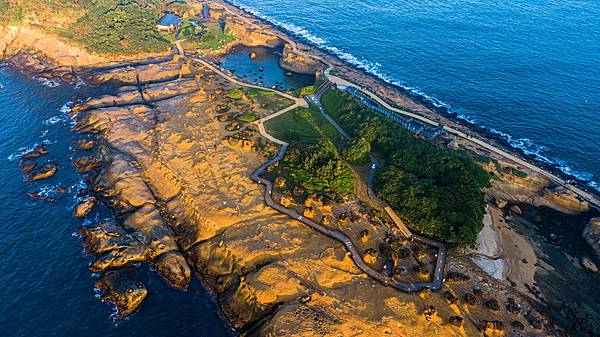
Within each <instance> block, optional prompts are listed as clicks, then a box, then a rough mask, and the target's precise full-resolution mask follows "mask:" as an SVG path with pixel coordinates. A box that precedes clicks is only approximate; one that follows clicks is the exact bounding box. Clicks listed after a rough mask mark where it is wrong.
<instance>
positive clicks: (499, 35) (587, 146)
mask: <svg viewBox="0 0 600 337" xmlns="http://www.w3.org/2000/svg"><path fill="white" fill-rule="evenodd" d="M230 2H231V3H233V4H236V5H238V6H240V7H242V8H244V9H246V10H247V11H249V12H251V13H254V14H256V15H258V16H259V17H262V18H263V19H265V20H267V21H270V22H272V23H274V24H275V25H277V26H279V27H281V28H284V29H285V30H287V31H289V32H291V33H292V34H294V35H296V36H298V37H300V38H302V39H304V40H305V41H307V42H310V43H312V44H313V45H316V46H319V47H320V48H322V49H324V50H326V51H328V52H330V53H332V54H335V55H337V56H339V57H340V58H341V59H343V60H345V61H347V62H349V63H351V64H354V65H355V66H357V67H359V68H362V69H364V70H366V71H367V72H369V73H371V74H374V75H376V76H378V77H380V78H381V79H383V80H385V81H387V82H389V83H392V84H395V85H398V86H401V87H403V88H405V89H408V90H410V91H412V92H413V93H417V94H419V95H422V96H423V97H425V98H427V99H428V100H429V101H430V102H432V103H433V104H435V105H437V106H444V107H447V108H448V109H450V110H451V111H452V112H455V113H457V114H458V115H459V116H460V117H461V118H463V119H465V120H467V121H470V122H472V123H474V124H477V125H479V126H481V127H484V128H486V129H487V130H488V131H489V132H491V133H493V134H495V135H496V136H497V137H500V138H502V139H504V140H505V141H506V142H507V143H509V144H510V145H512V146H513V147H515V148H518V149H520V150H522V151H523V152H524V153H525V154H527V155H529V156H531V158H535V159H537V160H539V161H541V162H544V163H546V164H548V165H551V166H553V167H555V168H556V169H557V170H560V171H562V172H563V173H565V174H569V175H571V176H573V177H575V178H578V179H580V180H582V181H583V182H584V183H585V184H586V185H587V186H588V188H589V189H595V190H596V191H600V164H599V163H600V162H599V160H598V159H599V158H600V1H597V0H509V1H500V0H492V1H483V0H464V1H454V0H446V1H438V0H436V1H434V0H411V1H406V0H382V1H376V2H374V1H365V0H357V1H356V0H355V1H346V0H308V1H294V0H232V1H230Z"/></svg>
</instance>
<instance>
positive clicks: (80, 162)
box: [73, 157, 101, 173]
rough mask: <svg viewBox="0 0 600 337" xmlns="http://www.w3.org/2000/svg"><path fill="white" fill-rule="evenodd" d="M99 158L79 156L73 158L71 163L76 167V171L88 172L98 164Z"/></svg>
mask: <svg viewBox="0 0 600 337" xmlns="http://www.w3.org/2000/svg"><path fill="white" fill-rule="evenodd" d="M100 163H101V161H100V159H98V158H96V157H81V158H77V159H74V160H73V165H75V167H76V168H77V172H79V173H85V172H89V171H91V170H93V169H95V168H96V167H99V166H100Z"/></svg>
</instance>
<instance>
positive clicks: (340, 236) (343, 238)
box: [175, 41, 445, 292]
mask: <svg viewBox="0 0 600 337" xmlns="http://www.w3.org/2000/svg"><path fill="white" fill-rule="evenodd" d="M175 46H176V47H177V50H178V52H179V53H180V55H182V56H183V57H186V55H185V51H184V50H183V48H182V47H181V43H180V42H179V41H176V42H175ZM187 58H188V59H190V60H193V61H196V62H200V63H201V64H203V65H205V66H206V67H208V68H209V69H211V70H212V71H214V72H215V73H216V74H217V75H219V76H221V77H223V78H225V79H226V80H228V81H230V82H232V83H235V84H237V85H240V86H243V87H247V88H255V89H259V90H267V91H271V92H274V93H276V94H278V95H280V96H282V97H286V98H289V99H292V100H293V101H294V104H292V105H291V106H289V107H287V108H285V109H282V110H280V111H278V112H276V113H273V114H271V115H269V116H267V117H264V118H262V119H260V120H258V121H256V122H254V124H256V125H257V126H258V130H259V132H260V134H261V135H262V136H263V137H265V138H266V139H268V140H270V141H272V142H274V143H276V144H279V145H281V147H280V149H279V151H278V153H277V156H275V158H273V159H271V160H270V161H268V162H266V163H264V164H263V165H261V166H260V167H259V168H258V169H257V170H256V171H255V172H254V173H252V176H251V178H252V180H254V181H255V182H257V183H260V184H263V185H265V187H266V188H265V196H264V198H265V203H266V204H267V206H269V207H271V208H273V209H275V210H277V211H279V212H281V213H283V214H286V215H288V216H289V217H291V218H292V219H296V220H298V221H300V222H302V223H303V224H305V225H307V226H309V227H310V228H312V229H314V230H316V231H318V232H319V233H321V234H323V235H325V236H327V237H329V238H331V239H334V240H336V241H338V242H340V243H342V244H343V245H344V247H346V250H347V251H348V253H349V254H350V258H351V259H352V261H353V262H354V263H355V264H356V266H357V267H358V268H359V269H360V270H361V271H362V272H364V273H365V274H367V275H368V276H369V277H371V278H373V279H374V280H377V281H379V282H381V283H382V284H384V285H388V286H390V287H393V288H395V289H398V290H401V291H404V292H415V291H419V290H421V289H424V288H427V289H431V290H434V291H435V290H439V289H440V288H441V285H442V280H443V279H442V277H443V265H439V264H438V265H436V273H437V272H438V271H439V273H440V275H439V276H434V279H433V281H432V282H417V283H402V282H398V281H396V280H394V279H393V278H391V277H389V276H385V275H383V274H382V273H380V272H378V271H376V270H374V269H373V268H371V267H369V266H368V265H367V264H366V263H365V262H364V260H363V259H362V257H361V255H360V253H359V252H358V250H357V249H356V247H355V245H354V244H353V243H352V240H351V239H350V238H349V237H348V236H347V235H346V234H344V233H342V232H339V231H333V230H330V229H328V228H325V227H324V226H322V225H320V224H318V223H316V222H314V221H313V220H311V219H307V218H305V217H303V216H302V215H300V214H299V213H298V212H297V211H296V210H293V209H289V208H286V207H284V206H282V205H281V204H278V203H277V202H275V201H274V200H273V198H272V196H271V195H272V192H273V183H272V182H270V181H268V180H266V179H264V178H262V177H261V175H262V174H263V173H264V172H265V170H266V169H267V168H268V167H269V166H271V165H272V164H273V163H275V162H277V161H280V160H281V159H283V156H284V155H285V152H286V151H287V147H288V144H287V143H286V142H284V141H282V140H279V139H277V138H275V137H273V136H272V135H270V134H269V133H268V132H267V131H266V129H265V127H264V123H265V122H266V121H268V120H270V119H273V118H275V117H278V116H281V115H282V114H284V113H287V112H289V111H291V110H293V109H295V108H298V107H307V106H308V104H307V101H306V100H304V99H299V98H296V97H293V96H290V95H289V94H286V93H283V92H280V91H278V90H274V89H269V88H265V87H261V86H257V85H253V84H249V83H245V82H242V81H239V80H238V79H236V78H234V77H233V76H231V75H229V74H227V73H225V72H224V71H222V70H221V69H219V68H218V67H216V66H214V65H212V64H211V63H209V62H208V61H206V60H204V59H202V58H200V57H187ZM327 117H328V115H327ZM328 120H329V121H330V122H331V123H332V124H333V125H334V126H335V127H336V128H339V130H341V132H340V133H342V134H343V135H346V136H347V134H346V133H345V132H343V130H342V129H341V128H340V127H339V126H338V125H337V124H336V123H335V121H333V120H332V119H328ZM411 239H414V238H412V237H411ZM437 244H439V243H436V246H437ZM443 248H444V254H443V255H444V259H443V261H444V262H445V247H443ZM441 253H442V250H440V252H439V253H438V256H440V255H442V254H441ZM438 260H439V258H438Z"/></svg>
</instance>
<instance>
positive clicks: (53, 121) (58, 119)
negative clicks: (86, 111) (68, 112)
mask: <svg viewBox="0 0 600 337" xmlns="http://www.w3.org/2000/svg"><path fill="white" fill-rule="evenodd" d="M64 121H65V118H64V117H63V116H54V117H50V118H48V119H47V120H45V121H44V122H43V123H44V124H46V125H54V124H57V123H60V122H64Z"/></svg>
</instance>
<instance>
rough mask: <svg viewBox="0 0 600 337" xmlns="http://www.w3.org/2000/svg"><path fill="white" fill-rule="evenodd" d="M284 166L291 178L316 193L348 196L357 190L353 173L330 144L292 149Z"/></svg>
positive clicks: (322, 141) (319, 142) (286, 157)
mask: <svg viewBox="0 0 600 337" xmlns="http://www.w3.org/2000/svg"><path fill="white" fill-rule="evenodd" d="M283 164H284V166H289V167H290V176H292V177H293V178H294V179H295V180H296V181H298V182H299V183H301V184H302V185H303V186H304V187H305V188H306V189H308V190H311V191H312V192H323V193H337V194H341V195H346V194H350V193H352V191H353V190H354V184H355V179H354V176H353V175H352V171H351V170H350V168H348V166H347V165H346V164H345V163H344V162H343V161H342V160H340V159H339V158H338V157H337V149H336V147H335V145H334V144H333V143H332V142H331V141H330V140H327V139H321V140H319V141H317V142H315V143H312V144H309V145H306V144H304V145H300V144H294V145H292V146H291V147H290V149H289V150H288V152H287V154H286V156H285V157H284V163H283Z"/></svg>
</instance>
